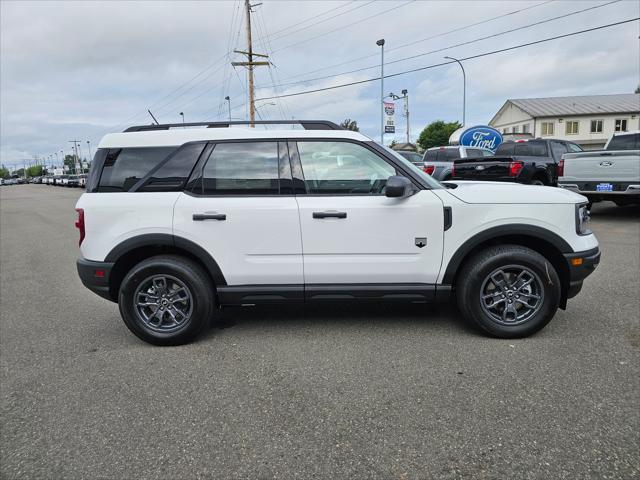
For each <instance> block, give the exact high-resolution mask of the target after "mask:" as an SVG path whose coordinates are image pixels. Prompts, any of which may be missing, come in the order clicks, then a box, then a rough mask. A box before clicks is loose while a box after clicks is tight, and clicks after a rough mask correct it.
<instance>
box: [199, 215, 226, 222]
mask: <svg viewBox="0 0 640 480" xmlns="http://www.w3.org/2000/svg"><path fill="white" fill-rule="evenodd" d="M226 219H227V216H226V215H225V214H224V213H194V214H193V220H194V221H198V222H200V221H202V220H226Z"/></svg>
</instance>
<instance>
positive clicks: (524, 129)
mask: <svg viewBox="0 0 640 480" xmlns="http://www.w3.org/2000/svg"><path fill="white" fill-rule="evenodd" d="M522 133H529V124H528V123H525V124H524V125H522Z"/></svg>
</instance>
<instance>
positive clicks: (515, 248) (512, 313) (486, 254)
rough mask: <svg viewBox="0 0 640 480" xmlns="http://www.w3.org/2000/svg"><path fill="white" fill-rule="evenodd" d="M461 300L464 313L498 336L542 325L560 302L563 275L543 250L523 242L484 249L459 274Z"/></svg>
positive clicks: (518, 334) (515, 335) (526, 331)
mask: <svg viewBox="0 0 640 480" xmlns="http://www.w3.org/2000/svg"><path fill="white" fill-rule="evenodd" d="M459 278H460V280H459V284H458V285H457V291H456V295H457V301H458V307H459V308H460V311H461V312H462V314H463V315H464V317H465V318H466V319H467V320H468V321H471V322H473V323H475V324H476V325H478V326H479V327H480V328H482V329H483V330H484V331H485V332H487V333H489V334H490V335H492V336H495V337H499V338H518V337H526V336H528V335H531V334H533V333H535V332H537V331H538V330H540V329H541V328H543V327H544V326H545V325H546V324H547V323H549V321H550V320H551V319H552V318H553V316H554V315H555V313H556V311H557V309H558V305H559V302H560V292H561V289H560V278H559V277H558V274H557V272H556V270H555V269H554V268H553V265H552V264H551V263H550V262H549V261H547V259H546V258H544V257H543V256H542V255H540V254H539V253H538V252H535V251H533V250H531V249H529V248H526V247H522V246H520V245H504V246H497V247H491V248H488V249H486V250H483V251H482V252H480V253H479V254H477V255H476V256H475V257H473V258H472V259H471V260H470V261H469V262H467V263H466V264H465V266H464V267H463V269H462V271H461V272H460V275H459Z"/></svg>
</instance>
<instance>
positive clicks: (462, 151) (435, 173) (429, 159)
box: [422, 145, 493, 181]
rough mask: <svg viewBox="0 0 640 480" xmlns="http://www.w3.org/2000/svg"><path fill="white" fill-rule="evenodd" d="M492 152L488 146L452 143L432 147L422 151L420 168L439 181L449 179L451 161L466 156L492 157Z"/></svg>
mask: <svg viewBox="0 0 640 480" xmlns="http://www.w3.org/2000/svg"><path fill="white" fill-rule="evenodd" d="M492 156H493V152H492V151H491V150H489V149H488V148H481V147H467V146H465V145H453V146H451V145H450V146H442V147H432V148H429V149H428V150H427V151H426V152H424V157H423V158H422V160H423V167H422V170H424V172H425V173H426V174H428V175H431V176H432V177H433V178H435V179H436V180H439V181H445V180H450V179H451V169H452V168H453V162H454V161H455V160H459V159H461V158H468V157H474V158H475V157H492Z"/></svg>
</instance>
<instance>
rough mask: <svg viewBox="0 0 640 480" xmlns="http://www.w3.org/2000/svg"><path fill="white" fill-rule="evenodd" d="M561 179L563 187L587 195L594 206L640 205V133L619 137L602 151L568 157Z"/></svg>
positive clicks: (560, 174)
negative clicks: (598, 204) (610, 202)
mask: <svg viewBox="0 0 640 480" xmlns="http://www.w3.org/2000/svg"><path fill="white" fill-rule="evenodd" d="M558 175H559V179H558V186H559V187H562V188H566V189H568V190H573V191H574V192H578V193H580V194H582V195H584V196H585V197H587V198H588V199H589V202H590V203H593V202H600V201H602V200H611V201H613V202H615V204H616V205H618V206H625V205H631V204H634V203H635V204H637V203H640V132H623V133H615V134H614V135H613V136H612V137H611V138H610V139H609V141H608V142H607V144H606V145H605V147H604V150H601V151H595V152H594V151H592V152H582V153H565V154H564V155H563V156H562V160H561V161H560V165H559V167H558Z"/></svg>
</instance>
